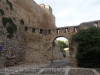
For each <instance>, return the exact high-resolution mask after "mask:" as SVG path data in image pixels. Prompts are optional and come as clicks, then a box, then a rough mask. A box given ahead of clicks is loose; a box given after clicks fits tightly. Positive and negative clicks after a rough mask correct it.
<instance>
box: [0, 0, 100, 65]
mask: <svg viewBox="0 0 100 75" xmlns="http://www.w3.org/2000/svg"><path fill="white" fill-rule="evenodd" d="M7 1H10V3H9V2H7ZM11 4H12V7H13V10H11ZM0 9H2V10H3V11H4V14H3V15H2V13H1V11H0V46H2V47H3V49H2V51H1V54H0V63H2V64H3V65H6V66H8V65H15V64H19V63H20V62H23V63H50V61H51V60H52V48H53V46H52V43H53V41H54V39H55V38H57V37H59V36H64V37H65V38H67V39H68V40H69V42H71V44H70V48H69V51H70V58H71V59H70V61H71V65H72V66H77V63H76V59H75V54H76V52H77V47H76V46H77V44H76V43H73V41H72V40H71V36H72V35H73V34H75V33H77V32H78V31H79V30H80V29H84V28H88V27H91V26H97V27H100V21H93V22H88V23H82V24H80V25H79V26H75V27H74V26H72V27H62V28H55V18H54V16H53V14H52V9H51V8H50V7H49V8H48V9H47V8H46V10H48V11H50V12H48V11H45V10H44V9H43V8H41V7H40V6H39V5H38V4H36V3H35V2H34V1H33V0H0ZM3 17H6V18H11V19H12V21H13V22H14V23H15V24H16V26H17V32H14V35H13V37H12V39H9V38H7V35H8V33H7V30H6V28H7V26H9V25H10V23H7V25H6V26H4V25H3V24H2V18H3ZM21 19H23V20H24V24H21V22H20V21H21ZM53 53H57V51H53ZM58 53H59V52H58ZM57 56H58V55H57ZM57 56H55V57H57ZM58 58H59V57H58ZM58 58H55V59H58ZM1 61H2V62H1Z"/></svg>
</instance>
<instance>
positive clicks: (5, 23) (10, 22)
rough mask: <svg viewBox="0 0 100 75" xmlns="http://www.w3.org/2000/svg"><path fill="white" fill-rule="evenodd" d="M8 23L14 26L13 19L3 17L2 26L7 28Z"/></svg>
mask: <svg viewBox="0 0 100 75" xmlns="http://www.w3.org/2000/svg"><path fill="white" fill-rule="evenodd" d="M7 23H9V24H12V23H13V21H12V19H11V18H8V17H2V24H3V25H4V26H6V25H7Z"/></svg>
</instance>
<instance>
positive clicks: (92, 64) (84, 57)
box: [72, 27, 100, 68]
mask: <svg viewBox="0 0 100 75" xmlns="http://www.w3.org/2000/svg"><path fill="white" fill-rule="evenodd" d="M72 40H74V41H76V42H77V43H78V47H77V54H76V59H77V65H78V66H79V67H89V68H97V67H100V28H96V27H91V28H88V29H83V30H80V31H79V32H78V33H76V34H74V35H73V36H72Z"/></svg>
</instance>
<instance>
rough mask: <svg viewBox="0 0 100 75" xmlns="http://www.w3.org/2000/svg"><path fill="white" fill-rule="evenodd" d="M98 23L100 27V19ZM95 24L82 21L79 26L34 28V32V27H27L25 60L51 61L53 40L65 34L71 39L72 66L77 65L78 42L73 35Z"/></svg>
mask: <svg viewBox="0 0 100 75" xmlns="http://www.w3.org/2000/svg"><path fill="white" fill-rule="evenodd" d="M90 23H91V24H90ZM98 23H99V24H98V27H99V26H100V21H98ZM88 24H89V25H88ZM93 25H94V21H93V22H88V23H81V24H80V25H79V26H69V27H62V28H53V29H40V28H34V31H35V32H32V29H33V28H31V27H27V31H25V35H26V36H25V37H24V38H25V42H26V47H27V49H26V54H25V57H26V58H25V61H26V62H31V63H50V62H49V61H51V60H52V42H53V40H54V39H55V38H56V37H59V36H64V37H65V38H67V39H68V40H69V43H70V44H69V52H70V63H71V66H74V67H75V66H77V63H76V58H75V55H76V52H77V43H75V42H74V41H72V35H73V34H76V33H77V32H78V31H79V30H81V29H84V28H88V27H91V26H93ZM41 30H42V32H41ZM40 32H41V33H40ZM27 36H28V37H27ZM35 36H37V37H35ZM37 59H38V60H37Z"/></svg>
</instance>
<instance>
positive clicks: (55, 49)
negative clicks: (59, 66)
mask: <svg viewBox="0 0 100 75" xmlns="http://www.w3.org/2000/svg"><path fill="white" fill-rule="evenodd" d="M69 58H70V55H69V41H68V39H67V38H65V37H63V36H59V37H56V38H55V39H54V40H53V42H52V61H53V60H62V59H68V60H69Z"/></svg>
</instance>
